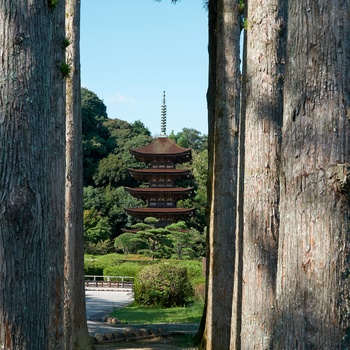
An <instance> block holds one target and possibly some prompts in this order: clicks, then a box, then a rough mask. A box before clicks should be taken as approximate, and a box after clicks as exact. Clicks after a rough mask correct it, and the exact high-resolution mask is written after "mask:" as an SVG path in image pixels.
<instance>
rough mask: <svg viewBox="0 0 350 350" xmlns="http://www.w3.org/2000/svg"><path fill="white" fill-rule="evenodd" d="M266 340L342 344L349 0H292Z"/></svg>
mask: <svg viewBox="0 0 350 350" xmlns="http://www.w3.org/2000/svg"><path fill="white" fill-rule="evenodd" d="M288 7H289V8H288V19H289V22H288V44H287V65H286V81H285V101H284V126H283V141H282V162H283V174H282V178H281V206H280V207H281V223H280V240H279V254H278V260H279V261H278V271H277V298H278V299H277V306H278V312H279V319H278V320H277V321H276V325H275V328H276V329H275V331H276V337H275V339H273V341H272V346H271V348H273V349H347V348H349V347H350V312H349V309H350V296H349V293H350V208H349V188H350V186H349V184H350V182H349V181H350V178H349V176H350V124H349V123H350V90H349V82H350V69H349V67H350V21H349V18H350V4H349V1H344V0H339V1H328V0H318V1H308V0H290V1H289V5H288Z"/></svg>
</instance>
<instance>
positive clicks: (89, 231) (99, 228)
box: [84, 209, 111, 243]
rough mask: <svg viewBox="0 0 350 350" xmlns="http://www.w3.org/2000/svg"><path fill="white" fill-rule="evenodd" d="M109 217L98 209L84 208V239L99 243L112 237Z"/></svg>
mask: <svg viewBox="0 0 350 350" xmlns="http://www.w3.org/2000/svg"><path fill="white" fill-rule="evenodd" d="M110 232H111V226H110V225H109V223H108V219H107V218H105V217H103V216H102V215H101V213H99V212H98V211H97V210H96V209H91V210H84V241H85V242H91V243H98V242H100V241H104V240H106V239H108V238H109V237H110Z"/></svg>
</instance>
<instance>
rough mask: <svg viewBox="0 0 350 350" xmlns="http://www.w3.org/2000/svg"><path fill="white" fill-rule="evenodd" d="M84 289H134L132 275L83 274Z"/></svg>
mask: <svg viewBox="0 0 350 350" xmlns="http://www.w3.org/2000/svg"><path fill="white" fill-rule="evenodd" d="M84 277H85V289H88V290H96V289H98V290H107V289H122V290H131V291H132V290H133V289H134V280H135V278H134V277H129V276H96V275H85V276H84Z"/></svg>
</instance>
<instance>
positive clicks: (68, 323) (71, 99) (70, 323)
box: [64, 0, 92, 350]
mask: <svg viewBox="0 0 350 350" xmlns="http://www.w3.org/2000/svg"><path fill="white" fill-rule="evenodd" d="M66 37H67V39H68V41H69V45H68V46H67V48H66V61H67V64H68V65H69V67H70V74H69V76H68V77H67V79H66V95H67V100H66V118H67V119H66V200H65V202H66V213H65V215H66V217H65V224H66V227H65V232H66V239H65V271H64V273H65V346H66V349H67V350H78V349H82V350H88V349H91V348H92V345H91V342H90V336H89V333H88V329H87V322H86V309H85V289H84V236H83V173H82V169H83V163H82V162H83V150H82V120H81V98H80V94H81V93H80V91H81V88H80V53H79V42H80V0H66Z"/></svg>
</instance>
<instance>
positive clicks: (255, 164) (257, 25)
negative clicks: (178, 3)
mask: <svg viewBox="0 0 350 350" xmlns="http://www.w3.org/2000/svg"><path fill="white" fill-rule="evenodd" d="M280 2H281V1H280V0H250V1H249V2H248V3H247V21H248V25H247V34H246V41H247V42H246V62H245V64H246V66H245V68H246V69H245V74H244V85H245V89H244V92H245V93H244V95H243V99H244V106H245V132H244V133H245V143H244V151H245V156H244V206H243V207H244V209H243V212H244V214H243V215H244V219H243V222H244V226H243V276H242V323H241V349H246V350H250V349H266V348H268V344H269V340H270V337H271V332H272V330H273V315H274V310H275V289H276V270H277V250H278V234H279V197H280V184H279V169H280V150H281V129H282V114H283V94H282V88H283V79H282V78H283V67H284V59H285V57H284V56H285V55H284V51H285V50H284V48H285V35H284V33H286V30H285V26H286V23H285V16H286V13H285V12H284V8H283V3H282V4H280ZM242 198H243V196H242Z"/></svg>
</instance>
